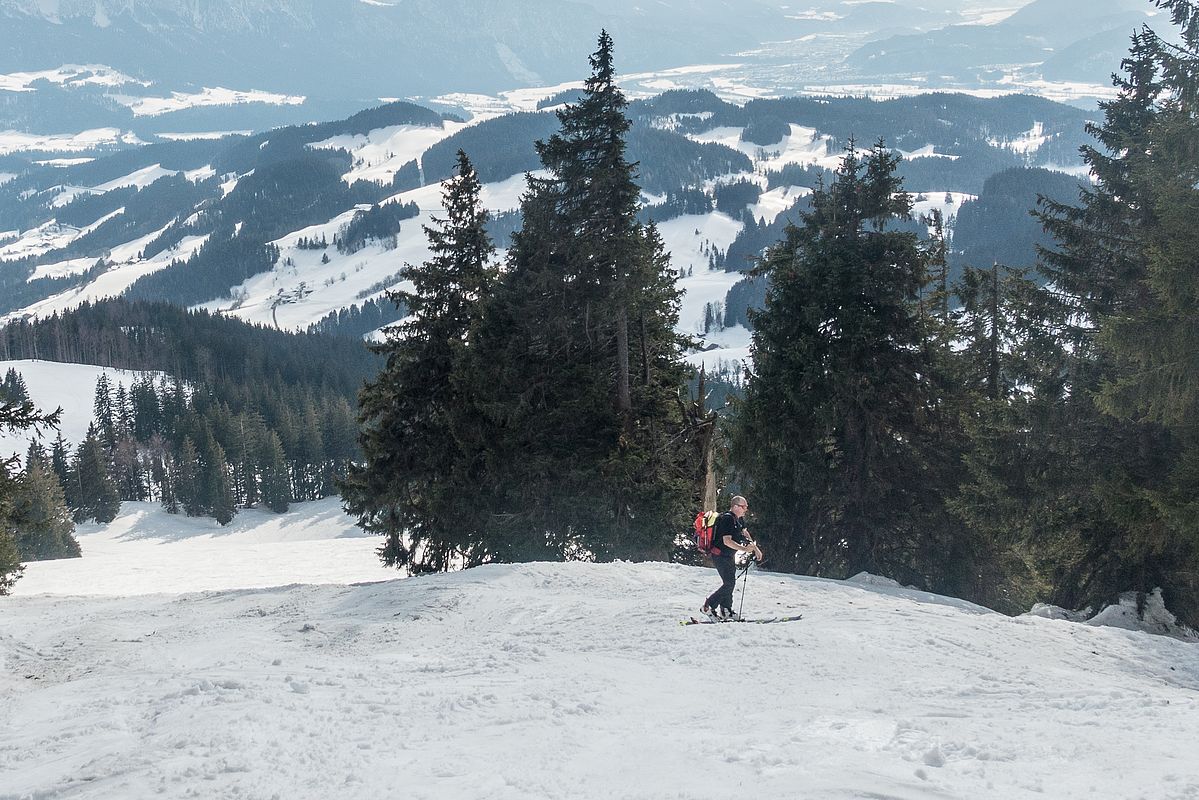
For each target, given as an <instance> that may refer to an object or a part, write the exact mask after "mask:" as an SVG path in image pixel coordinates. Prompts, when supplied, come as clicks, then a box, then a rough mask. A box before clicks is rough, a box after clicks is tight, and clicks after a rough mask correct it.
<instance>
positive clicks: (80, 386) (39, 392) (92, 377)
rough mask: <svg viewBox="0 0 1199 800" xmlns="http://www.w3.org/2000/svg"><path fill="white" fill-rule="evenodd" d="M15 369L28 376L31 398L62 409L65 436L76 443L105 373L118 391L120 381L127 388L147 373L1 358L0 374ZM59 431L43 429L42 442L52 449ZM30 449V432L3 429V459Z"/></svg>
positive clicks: (0, 450)
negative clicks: (97, 386)
mask: <svg viewBox="0 0 1199 800" xmlns="http://www.w3.org/2000/svg"><path fill="white" fill-rule="evenodd" d="M10 369H15V370H16V371H17V372H19V373H20V375H21V377H22V378H24V379H25V386H26V388H27V389H28V390H29V398H30V399H31V400H32V401H33V404H34V405H35V406H36V407H37V408H38V409H40V410H42V411H47V412H49V411H53V410H54V409H56V408H62V425H61V426H60V430H61V431H62V438H63V439H64V440H65V441H67V442H68V443H70V444H72V445H77V444H79V443H80V442H82V441H83V438H84V436H86V435H87V426H88V425H89V424H91V421H92V403H93V401H94V400H95V396H96V382H97V381H99V380H100V376H101V375H107V376H108V383H109V385H110V386H111V387H112V389H113V390H114V391H115V390H116V388H117V385H118V384H123V385H124V386H125V388H126V389H128V388H129V387H131V386H132V385H133V382H134V381H135V380H137V379H138V378H139V377H140V376H141V375H144V374H145V373H143V372H139V371H137V370H124V369H112V368H111V367H95V366H92V365H90V364H62V363H59V362H56V361H33V360H28V359H26V360H14V361H0V377H3V376H4V375H5V374H7V373H8V371H9V370H10ZM56 435H57V433H56V432H55V431H53V430H50V431H47V432H43V434H42V444H43V445H44V446H45V447H47V448H49V446H50V443H51V442H53V441H54V437H55V436H56ZM28 448H29V436H28V435H26V434H17V433H11V432H8V431H5V432H0V459H4V458H8V457H9V456H10V455H13V454H14V453H16V454H19V455H21V456H22V457H24V455H25V451H26V450H27V449H28Z"/></svg>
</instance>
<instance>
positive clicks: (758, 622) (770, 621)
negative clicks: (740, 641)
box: [679, 614, 803, 625]
mask: <svg viewBox="0 0 1199 800" xmlns="http://www.w3.org/2000/svg"><path fill="white" fill-rule="evenodd" d="M801 619H803V614H795V615H793V616H789V617H766V618H765V619H730V620H723V619H696V618H695V617H688V618H687V619H683V620H679V624H680V625H721V624H724V623H725V622H743V623H745V624H747V625H772V624H774V623H776V622H795V621H796V620H801Z"/></svg>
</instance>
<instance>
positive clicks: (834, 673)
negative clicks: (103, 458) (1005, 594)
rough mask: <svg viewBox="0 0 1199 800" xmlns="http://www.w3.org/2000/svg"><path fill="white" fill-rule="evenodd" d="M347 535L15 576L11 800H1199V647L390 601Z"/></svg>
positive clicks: (467, 591)
mask: <svg viewBox="0 0 1199 800" xmlns="http://www.w3.org/2000/svg"><path fill="white" fill-rule="evenodd" d="M339 514H340V512H339V511H337V510H336V507H335V504H333V501H327V502H326V503H325V504H313V505H312V506H311V507H300V508H298V509H297V511H296V512H295V513H294V514H291V515H286V516H284V517H273V515H268V514H256V513H255V512H243V513H242V514H241V515H239V517H238V518H237V520H236V521H235V522H234V524H233V526H231V529H220V528H218V527H216V526H215V524H213V523H211V522H210V521H195V520H192V521H188V520H179V519H177V518H169V517H167V516H166V515H164V514H163V513H162V512H161V511H157V510H155V509H154V508H153V507H152V506H145V505H141V506H138V505H132V504H127V505H126V506H125V508H124V511H123V513H122V516H121V517H120V518H119V520H118V523H117V524H115V525H114V526H111V527H110V529H109V530H107V531H104V532H101V531H98V530H95V529H91V528H88V529H83V530H81V531H80V541H81V544H82V547H83V552H84V558H82V559H76V560H69V561H59V562H44V563H41V564H34V565H30V568H29V572H28V574H27V576H26V577H25V578H24V579H22V580H21V581H20V582H18V584H17V589H16V596H14V597H9V598H3V599H0V606H2V608H3V613H0V665H2V668H0V708H3V709H4V713H3V714H0V775H3V776H4V778H3V781H0V798H4V799H5V800H9V799H12V800H16V798H32V797H36V798H68V797H69V798H76V799H77V800H85V799H86V798H105V800H107V799H108V798H122V799H134V800H136V799H137V798H150V797H162V798H187V797H213V798H217V797H220V798H226V797H228V798H234V797H245V798H264V799H265V798H273V797H278V798H329V797H336V798H380V797H410V798H438V799H439V800H440V799H442V798H445V799H448V798H464V799H465V798H469V799H470V800H477V799H479V798H496V799H497V800H499V799H502V798H513V800H516V799H518V798H519V800H525V798H570V800H589V799H590V798H597V800H598V799H601V798H602V799H603V800H608V798H644V799H646V800H648V799H649V798H663V800H665V799H666V798H670V800H692V799H694V800H699V799H700V798H713V797H753V798H779V799H780V800H783V799H784V798H785V799H786V800H791V799H792V798H805V800H822V799H824V798H828V799H829V800H834V799H835V800H842V799H845V800H848V799H849V798H904V799H905V800H917V799H922V798H927V799H928V800H934V799H938V800H939V799H943V798H963V799H965V798H969V799H970V800H989V799H993V800H1012V799H1013V798H1025V797H1045V798H1053V800H1071V799H1072V798H1078V799H1079V800H1083V799H1085V800H1094V798H1104V799H1108V798H1111V799H1113V800H1115V799H1117V798H1118V799H1119V800H1134V799H1135V798H1145V800H1150V799H1151V800H1184V798H1185V799H1187V800H1190V799H1191V798H1195V797H1197V796H1199V761H1197V760H1196V759H1195V758H1194V757H1193V756H1194V754H1193V752H1192V751H1191V743H1192V742H1194V741H1195V739H1196V737H1197V736H1199V650H1197V649H1196V648H1197V647H1199V645H1196V644H1194V643H1189V642H1184V641H1181V640H1178V639H1173V638H1168V637H1164V636H1152V635H1149V634H1146V633H1142V632H1135V631H1127V630H1120V629H1116V628H1111V627H1097V626H1091V625H1086V624H1081V623H1075V622H1067V621H1061V620H1051V619H1046V618H1044V617H1039V616H1031V615H1029V616H1024V617H1019V618H1014V619H1013V618H1008V617H1004V616H1002V615H999V614H995V613H992V612H989V611H987V610H985V609H982V608H979V607H977V606H973V605H971V604H969V603H965V602H961V601H958V600H954V599H950V598H945V597H938V596H935V595H929V594H925V593H921V592H915V591H910V590H905V589H900V588H897V587H895V586H893V585H890V584H888V582H886V581H883V580H877V579H874V580H870V579H867V580H862V581H856V582H855V581H847V582H837V581H828V580H819V579H812V578H803V577H796V576H788V575H781V574H775V573H768V572H757V571H755V572H751V574H750V575H749V578H748V583H747V585H746V587H745V593H744V608H745V612H746V615H747V616H752V617H764V616H772V615H775V614H780V613H785V612H800V613H802V614H803V615H804V618H803V619H802V620H801V621H799V622H793V623H783V624H777V625H734V624H730V625H715V626H714V625H704V626H690V627H681V626H680V625H679V624H678V622H679V620H681V619H683V618H686V617H688V616H690V615H691V614H694V613H695V610H696V607H697V606H698V605H699V603H700V602H701V600H702V598H703V596H704V595H706V594H707V593H708V592H709V591H711V590H712V589H713V588H714V586H715V584H716V578H715V574H714V572H713V571H712V570H711V569H704V568H695V567H685V566H680V565H673V564H657V563H650V564H625V563H617V564H599V565H597V564H583V563H571V564H525V565H515V566H492V567H485V568H480V569H475V570H469V571H466V572H460V573H456V574H451V575H436V576H428V577H422V578H409V579H399V578H394V574H395V573H393V572H388V571H386V570H383V568H381V567H379V566H378V564H377V563H375V560H374V555H373V553H372V552H371V551H372V548H373V546H374V545H375V544H376V543H377V542H376V541H375V540H373V539H371V538H341V537H343V536H344V535H345V533H347V531H348V530H349V529H348V528H347V521H346V520H345V518H344V517H341V518H340V519H339ZM310 537H311V538H310ZM318 545H320V546H328V547H329V549H328V550H325V551H318V549H317V548H318ZM361 581H371V582H367V583H362V582H361ZM354 582H358V583H354ZM250 586H258V587H260V588H247V587H250ZM145 592H153V593H152V594H146V593H145ZM84 594H92V595H93V596H87V597H84V596H81V595H84ZM105 595H111V596H105ZM737 597H738V602H739V601H740V597H741V591H740V587H739V589H738V595H737Z"/></svg>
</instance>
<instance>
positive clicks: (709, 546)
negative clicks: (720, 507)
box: [695, 511, 720, 556]
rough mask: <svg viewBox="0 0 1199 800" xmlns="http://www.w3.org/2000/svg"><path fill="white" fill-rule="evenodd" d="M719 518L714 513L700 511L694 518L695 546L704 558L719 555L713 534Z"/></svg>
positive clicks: (718, 548)
mask: <svg viewBox="0 0 1199 800" xmlns="http://www.w3.org/2000/svg"><path fill="white" fill-rule="evenodd" d="M719 516H720V514H718V513H716V512H715V511H701V512H699V514H697V515H696V517H695V546H696V547H697V548H699V551H700V552H701V553H703V554H704V555H706V556H718V555H720V547H719V546H718V545H717V543H716V541H715V538H716V537H715V535H714V532H713V529H714V528H715V527H716V519H717V518H718V517H719Z"/></svg>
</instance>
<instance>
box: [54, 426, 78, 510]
mask: <svg viewBox="0 0 1199 800" xmlns="http://www.w3.org/2000/svg"><path fill="white" fill-rule="evenodd" d="M50 466H51V468H52V469H53V470H54V474H55V475H57V476H58V483H59V485H60V486H62V489H63V494H64V495H65V497H66V500H67V507H68V508H74V507H75V501H74V498H75V495H74V492H73V491H72V489H73V486H74V481H73V479H72V476H71V454H70V452H69V450H68V448H67V443H66V440H64V439H63V438H62V431H59V432H58V435H57V436H55V437H54V444H53V445H52V446H51V447H50Z"/></svg>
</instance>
